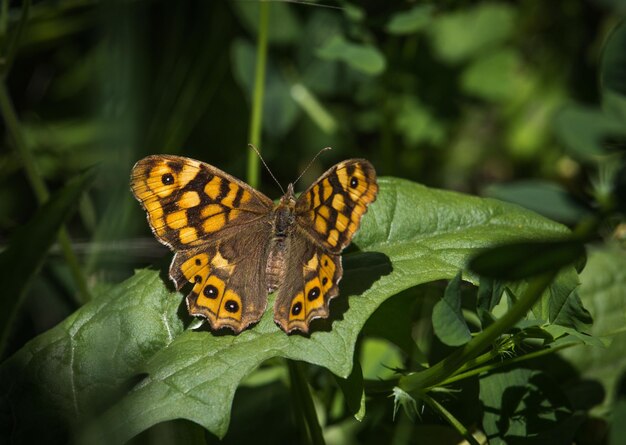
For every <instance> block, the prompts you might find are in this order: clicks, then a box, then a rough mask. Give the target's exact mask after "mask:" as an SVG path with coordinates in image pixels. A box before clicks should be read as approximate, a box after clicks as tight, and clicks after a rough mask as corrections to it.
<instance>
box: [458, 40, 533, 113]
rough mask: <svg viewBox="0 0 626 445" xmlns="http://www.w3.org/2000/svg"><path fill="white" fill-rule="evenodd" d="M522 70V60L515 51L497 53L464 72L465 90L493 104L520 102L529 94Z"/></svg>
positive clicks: (463, 86) (486, 56)
mask: <svg viewBox="0 0 626 445" xmlns="http://www.w3.org/2000/svg"><path fill="white" fill-rule="evenodd" d="M521 66H522V61H521V57H520V56H519V55H518V53H517V52H515V51H514V50H512V49H502V50H499V51H495V52H493V53H490V54H487V55H485V56H482V57H479V58H477V59H476V60H475V61H473V62H472V63H471V64H470V65H469V66H468V67H467V68H466V69H465V70H464V71H463V75H462V76H461V87H462V88H463V90H464V91H465V92H467V93H468V94H471V95H473V96H476V97H479V98H481V99H485V100H489V101H493V102H500V101H507V100H513V99H516V98H518V97H519V96H520V95H523V94H524V93H523V91H527V90H528V81H527V79H526V78H525V77H524V70H523V69H521Z"/></svg>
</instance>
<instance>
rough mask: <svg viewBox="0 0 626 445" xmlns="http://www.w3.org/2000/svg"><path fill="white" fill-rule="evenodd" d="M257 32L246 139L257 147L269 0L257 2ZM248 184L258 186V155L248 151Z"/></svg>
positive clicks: (259, 137)
mask: <svg viewBox="0 0 626 445" xmlns="http://www.w3.org/2000/svg"><path fill="white" fill-rule="evenodd" d="M259 9H260V11H259V34H258V39H257V47H256V68H255V70H254V91H253V93H252V115H251V116H250V129H249V133H248V139H249V141H250V143H251V144H252V145H254V146H255V147H257V149H258V150H259V151H260V150H261V148H260V147H259V145H260V142H261V123H262V122H263V94H264V92H265V66H266V64H267V34H268V28H269V10H270V3H269V1H260V2H259ZM247 176H248V184H250V185H251V186H252V187H255V188H256V187H258V186H259V157H258V156H257V154H256V153H255V152H254V151H252V150H249V152H248V175H247Z"/></svg>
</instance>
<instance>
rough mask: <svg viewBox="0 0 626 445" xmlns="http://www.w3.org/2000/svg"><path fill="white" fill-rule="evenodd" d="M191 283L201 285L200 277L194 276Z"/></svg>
mask: <svg viewBox="0 0 626 445" xmlns="http://www.w3.org/2000/svg"><path fill="white" fill-rule="evenodd" d="M193 281H194V283H201V282H202V277H201V276H200V275H196V276H195V277H193Z"/></svg>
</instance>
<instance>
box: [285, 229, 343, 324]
mask: <svg viewBox="0 0 626 445" xmlns="http://www.w3.org/2000/svg"><path fill="white" fill-rule="evenodd" d="M286 262H287V264H289V266H288V269H287V273H286V274H285V280H284V282H283V284H282V286H281V287H280V288H279V290H278V296H277V297H276V302H275V304H274V321H275V322H276V323H277V324H278V325H279V326H280V327H281V328H282V330H283V331H285V332H287V333H290V332H292V331H294V330H298V331H301V332H304V333H307V332H309V325H310V323H311V321H313V320H314V319H316V318H326V317H328V314H329V303H330V300H331V299H332V298H334V297H336V296H337V295H339V287H338V286H337V284H338V283H339V280H341V276H342V273H343V270H342V266H341V256H340V255H333V254H329V253H327V252H325V251H324V249H322V248H320V247H319V246H315V245H314V244H313V243H311V242H310V241H309V240H308V239H307V238H306V237H305V236H301V237H294V239H293V240H292V242H291V246H290V248H289V251H288V252H287V256H286Z"/></svg>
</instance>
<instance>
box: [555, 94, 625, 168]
mask: <svg viewBox="0 0 626 445" xmlns="http://www.w3.org/2000/svg"><path fill="white" fill-rule="evenodd" d="M554 131H555V133H556V135H557V137H558V138H559V139H560V140H561V142H563V144H564V145H565V147H566V148H567V149H568V150H569V152H570V153H571V154H572V156H575V157H576V158H578V159H581V160H583V161H588V160H592V159H594V158H596V157H597V156H600V155H603V154H605V153H606V149H605V146H604V143H605V141H606V140H607V139H609V138H617V137H624V136H626V127H625V126H624V122H623V121H622V120H621V119H619V118H616V117H614V116H611V115H608V114H606V113H604V112H602V110H600V109H595V108H586V107H582V106H579V105H570V106H567V107H565V108H564V109H563V110H561V111H560V112H559V113H558V114H557V115H556V118H555V119H554Z"/></svg>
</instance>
